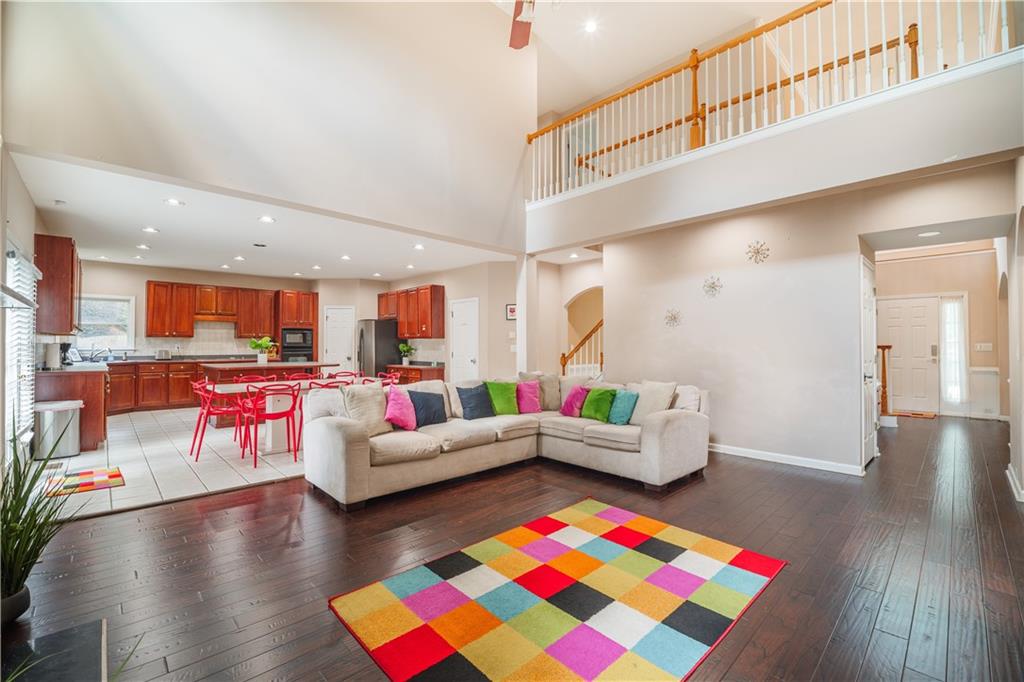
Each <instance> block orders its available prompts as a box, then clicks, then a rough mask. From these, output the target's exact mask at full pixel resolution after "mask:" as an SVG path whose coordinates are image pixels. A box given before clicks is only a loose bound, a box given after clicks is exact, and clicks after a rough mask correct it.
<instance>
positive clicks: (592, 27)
mask: <svg viewBox="0 0 1024 682" xmlns="http://www.w3.org/2000/svg"><path fill="white" fill-rule="evenodd" d="M583 30H584V31H586V32H587V33H593V32H594V31H596V30H597V22H596V21H594V20H593V19H588V20H587V23H585V24H583Z"/></svg>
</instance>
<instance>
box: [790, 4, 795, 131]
mask: <svg viewBox="0 0 1024 682" xmlns="http://www.w3.org/2000/svg"><path fill="white" fill-rule="evenodd" d="M795 64H796V61H795V60H794V59H793V22H792V21H791V22H789V118H793V117H794V116H796V81H795V80H794V79H793V76H794V75H795V73H794V72H795V67H794V65H795Z"/></svg>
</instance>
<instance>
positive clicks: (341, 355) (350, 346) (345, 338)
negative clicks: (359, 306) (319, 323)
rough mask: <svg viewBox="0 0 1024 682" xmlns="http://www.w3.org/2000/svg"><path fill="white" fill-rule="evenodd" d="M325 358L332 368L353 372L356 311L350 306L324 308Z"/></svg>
mask: <svg viewBox="0 0 1024 682" xmlns="http://www.w3.org/2000/svg"><path fill="white" fill-rule="evenodd" d="M323 330H324V357H323V361H324V362H327V363H330V364H331V366H332V368H337V369H339V370H348V371H352V370H354V369H355V368H356V366H355V338H356V309H355V307H353V306H350V305H328V306H324V325H323Z"/></svg>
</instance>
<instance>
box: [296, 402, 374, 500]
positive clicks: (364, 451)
mask: <svg viewBox="0 0 1024 682" xmlns="http://www.w3.org/2000/svg"><path fill="white" fill-rule="evenodd" d="M302 444H303V455H302V457H303V460H304V461H305V470H306V480H307V481H309V482H310V483H312V484H313V485H315V486H316V487H317V488H319V489H320V490H322V491H324V492H325V493H327V494H328V495H330V496H331V497H333V498H334V499H335V500H337V501H338V502H341V503H342V504H353V503H355V502H362V501H363V500H365V499H367V498H368V497H369V496H370V492H369V490H370V483H369V482H370V439H369V437H368V436H367V433H366V428H365V427H364V426H363V425H362V424H361V423H360V422H358V421H356V420H355V419H348V418H346V417H320V418H318V419H313V420H311V421H309V422H308V423H307V424H306V425H305V426H304V427H303V430H302Z"/></svg>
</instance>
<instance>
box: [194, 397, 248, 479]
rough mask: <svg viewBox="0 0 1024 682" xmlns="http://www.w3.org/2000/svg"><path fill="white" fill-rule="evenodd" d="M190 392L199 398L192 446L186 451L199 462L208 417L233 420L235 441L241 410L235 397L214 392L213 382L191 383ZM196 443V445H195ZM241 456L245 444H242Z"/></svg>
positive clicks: (239, 425)
mask: <svg viewBox="0 0 1024 682" xmlns="http://www.w3.org/2000/svg"><path fill="white" fill-rule="evenodd" d="M192 390H193V391H194V392H195V394H196V396H198V397H199V416H198V418H197V419H196V428H195V430H194V431H193V432H192V445H191V446H190V447H189V449H188V454H189V457H191V456H192V452H193V451H195V456H196V461H197V462H198V461H199V453H200V451H202V449H203V437H204V436H205V435H206V424H207V423H208V422H209V420H210V417H220V416H228V417H234V418H235V434H234V439H235V440H236V441H237V440H238V436H239V433H240V432H241V429H242V421H241V420H242V409H241V405H240V401H239V397H238V396H237V395H224V394H219V393H217V391H216V390H214V384H213V382H210V381H206V380H205V379H203V380H202V381H193V382H192ZM197 441H198V444H197ZM242 448H243V450H242V452H243V455H244V453H245V450H244V448H245V444H244V440H243V444H242Z"/></svg>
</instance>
